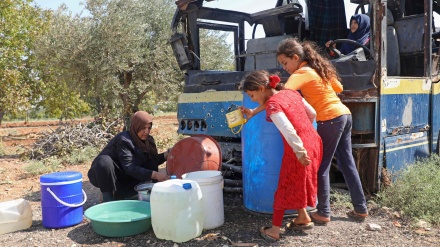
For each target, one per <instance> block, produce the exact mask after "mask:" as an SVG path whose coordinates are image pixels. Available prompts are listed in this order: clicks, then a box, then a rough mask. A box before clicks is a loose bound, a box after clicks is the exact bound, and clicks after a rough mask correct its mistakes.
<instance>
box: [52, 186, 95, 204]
mask: <svg viewBox="0 0 440 247" xmlns="http://www.w3.org/2000/svg"><path fill="white" fill-rule="evenodd" d="M81 190H82V193H83V195H84V201H83V202H81V203H80V204H69V203H66V202H63V201H61V199H60V198H58V197H57V195H55V193H53V192H52V190H50V188H49V187H47V191H48V192H49V193H50V194H51V195H52V196H53V198H55V200H57V202H59V203H61V204H63V205H64V206H66V207H71V208H76V207H80V206H82V205H84V203H86V201H87V195H86V192H85V191H84V190H83V189H81Z"/></svg>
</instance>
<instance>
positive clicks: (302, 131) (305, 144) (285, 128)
mask: <svg viewBox="0 0 440 247" xmlns="http://www.w3.org/2000/svg"><path fill="white" fill-rule="evenodd" d="M279 82H280V78H279V77H278V76H277V75H270V74H269V72H267V71H265V70H259V71H253V72H251V73H250V74H248V75H247V76H246V77H245V79H244V80H243V81H242V82H241V85H240V89H241V90H242V91H244V92H245V93H246V94H247V95H249V97H250V98H251V100H252V101H254V102H257V103H258V104H260V105H265V108H266V119H267V121H271V122H273V123H274V124H275V126H276V127H277V128H278V130H279V131H280V132H281V135H282V137H283V138H282V139H283V144H284V155H283V159H282V164H281V170H280V177H279V179H278V187H277V190H276V192H275V198H274V205H273V217H272V227H263V228H261V229H260V234H261V236H262V237H264V238H265V239H266V240H267V241H269V242H275V241H277V240H279V238H280V228H281V225H282V221H283V216H284V211H285V210H288V209H295V210H297V212H298V217H297V218H295V219H294V220H292V221H291V222H290V223H288V224H287V229H294V230H307V229H311V228H312V227H313V222H312V221H311V219H310V216H309V215H308V214H307V211H306V208H307V206H310V207H315V206H316V195H317V173H318V168H319V164H320V163H321V159H322V142H321V138H320V137H319V135H318V133H317V132H316V130H315V129H314V128H313V125H312V122H313V120H314V118H315V115H316V113H315V111H314V110H313V108H312V107H311V106H310V105H309V104H308V103H307V102H306V101H305V100H304V99H303V98H302V96H301V95H300V94H299V93H298V92H297V91H294V90H287V89H286V90H281V89H283V84H282V83H279ZM242 111H243V113H244V114H246V113H247V112H248V111H249V109H247V108H245V107H242Z"/></svg>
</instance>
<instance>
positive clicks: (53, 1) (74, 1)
mask: <svg viewBox="0 0 440 247" xmlns="http://www.w3.org/2000/svg"><path fill="white" fill-rule="evenodd" d="M146 1H148V0H146ZM150 1H151V0H150ZM153 1H154V0H153ZM344 1H345V5H346V6H348V7H347V8H346V11H347V13H353V14H354V12H355V9H356V6H357V5H356V4H352V3H350V0H344ZM34 2H36V3H37V5H38V6H40V7H41V8H43V9H46V8H48V9H53V10H56V9H57V8H58V7H59V6H60V5H61V4H63V3H64V4H66V6H67V7H68V8H69V11H71V12H72V14H80V13H81V11H83V10H84V6H85V2H86V0H34ZM255 2H256V1H255V0H214V1H211V2H205V3H204V6H206V7H210V8H222V9H228V10H235V11H240V12H246V13H255V12H258V11H262V10H265V9H270V8H273V7H274V6H275V4H276V1H275V0H259V1H258V4H255ZM299 2H300V3H301V4H302V5H303V6H304V5H305V4H304V3H305V0H299ZM86 14H87V12H86V11H84V12H82V15H86ZM350 17H351V14H349V15H347V23H348V21H349V19H350ZM170 21H171V20H170ZM245 31H246V37H247V38H248V37H251V33H252V28H250V26H249V25H247V23H246V26H245ZM260 37H264V31H263V27H262V26H261V25H259V26H258V27H257V31H256V38H260ZM228 42H229V43H231V44H232V43H233V38H232V36H231V35H230V37H228Z"/></svg>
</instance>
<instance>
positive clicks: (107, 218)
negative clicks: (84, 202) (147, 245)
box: [84, 200, 151, 237]
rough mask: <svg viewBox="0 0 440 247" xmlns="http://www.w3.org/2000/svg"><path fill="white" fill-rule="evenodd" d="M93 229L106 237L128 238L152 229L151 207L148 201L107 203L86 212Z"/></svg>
mask: <svg viewBox="0 0 440 247" xmlns="http://www.w3.org/2000/svg"><path fill="white" fill-rule="evenodd" d="M84 216H85V217H86V218H88V219H89V220H90V224H91V226H92V229H93V230H94V231H95V232H96V233H97V234H99V235H102V236H106V237H126V236H132V235H136V234H140V233H143V232H145V231H147V230H148V229H150V228H151V207H150V203H149V202H146V201H137V200H123V201H113V202H106V203H101V204H98V205H95V206H93V207H90V208H89V209H87V210H86V211H85V212H84Z"/></svg>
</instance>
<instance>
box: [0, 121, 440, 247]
mask: <svg viewBox="0 0 440 247" xmlns="http://www.w3.org/2000/svg"><path fill="white" fill-rule="evenodd" d="M81 121H85V122H87V121H90V119H88V120H87V119H85V120H81ZM57 124H58V123H57V121H54V122H29V123H26V124H25V123H23V122H22V123H14V124H12V123H7V124H2V126H1V128H0V137H1V140H2V142H1V143H2V145H3V150H4V151H5V152H6V155H3V156H1V157H0V202H4V201H9V200H14V199H19V198H24V199H26V200H27V201H29V203H30V204H31V207H32V212H33V217H32V220H33V222H32V226H31V227H30V228H28V229H25V230H21V231H17V232H13V233H7V234H3V235H0V246H71V247H74V246H75V247H76V246H270V244H268V243H266V242H265V241H264V239H262V238H261V237H260V236H259V234H258V229H259V228H260V227H262V226H264V225H270V223H271V218H270V216H268V215H261V214H257V213H252V212H249V211H248V210H246V209H245V207H244V206H243V203H242V195H241V194H237V193H224V214H225V223H224V224H223V225H222V226H220V227H218V228H216V229H212V230H204V231H203V232H202V235H201V236H200V237H198V238H195V239H193V240H190V241H188V242H185V243H178V244H176V243H173V242H172V241H165V240H161V239H157V238H156V237H155V234H154V231H153V230H152V229H150V230H148V231H147V232H145V233H142V234H139V235H135V236H131V237H124V238H107V237H103V236H100V235H98V234H96V233H95V232H94V231H93V229H92V228H91V226H90V223H89V221H88V220H87V219H86V218H83V221H82V222H81V223H79V224H78V225H75V226H72V227H67V228H62V229H46V228H45V227H43V226H42V211H41V200H40V196H41V195H40V182H39V177H31V178H29V177H27V176H24V175H25V172H24V167H25V166H26V165H27V163H26V162H23V161H21V160H20V159H19V158H18V157H17V155H15V153H16V152H20V150H21V149H22V146H29V145H30V144H31V143H33V142H34V141H35V140H36V138H37V137H38V134H39V133H41V131H50V130H51V129H54V128H56V127H57ZM157 126H161V129H160V131H159V129H157ZM177 126H178V125H177V119H176V116H163V117H156V118H155V125H154V127H156V128H153V130H152V135H153V136H154V137H155V139H156V141H158V140H159V141H160V140H165V139H167V138H175V137H176V135H177V134H176V130H177ZM160 151H163V150H160ZM89 166H90V164H89V163H87V164H77V165H74V166H69V167H66V168H65V169H64V170H73V171H79V172H81V173H82V175H83V185H82V186H83V189H84V191H85V192H86V193H87V196H88V199H87V202H86V203H85V204H84V207H83V208H84V211H85V210H86V209H88V208H89V207H91V206H93V205H96V204H97V203H99V195H100V193H99V190H98V189H96V188H95V187H93V186H92V185H91V184H90V182H89V181H88V178H87V170H88V168H89ZM369 208H370V214H371V215H370V217H368V218H367V220H366V221H365V222H363V223H357V222H353V221H351V220H350V219H348V218H347V217H346V216H345V212H346V211H347V210H348V209H346V208H333V214H332V221H331V222H330V223H329V224H328V225H327V226H315V227H314V228H313V229H312V230H310V231H307V232H284V233H283V235H282V238H281V241H279V242H278V243H276V244H272V245H280V246H440V229H438V228H433V227H420V228H413V227H410V226H409V224H408V222H406V221H404V220H402V218H400V217H399V215H398V214H397V213H396V212H393V211H392V210H389V209H386V208H378V207H377V206H375V205H374V203H372V202H370V203H369ZM415 210H416V209H415ZM289 220H291V218H285V220H284V222H283V225H284V226H285V224H286V223H288V222H289ZM0 224H2V222H1V219H0ZM370 224H377V225H379V226H380V227H381V230H378V231H371V230H367V226H368V225H370Z"/></svg>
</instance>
